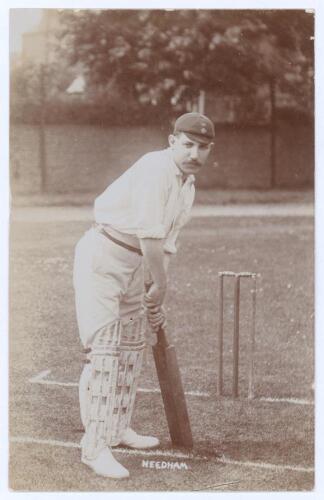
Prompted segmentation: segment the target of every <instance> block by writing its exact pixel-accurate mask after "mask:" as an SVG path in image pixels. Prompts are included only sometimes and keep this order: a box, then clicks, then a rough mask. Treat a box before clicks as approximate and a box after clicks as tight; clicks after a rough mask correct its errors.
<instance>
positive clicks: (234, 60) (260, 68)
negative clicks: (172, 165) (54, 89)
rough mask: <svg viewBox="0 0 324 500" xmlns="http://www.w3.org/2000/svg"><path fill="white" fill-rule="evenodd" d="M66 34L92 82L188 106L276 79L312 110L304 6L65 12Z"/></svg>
mask: <svg viewBox="0 0 324 500" xmlns="http://www.w3.org/2000/svg"><path fill="white" fill-rule="evenodd" d="M61 18H62V19H61V22H62V24H63V25H64V26H65V29H64V30H63V31H62V33H61V37H62V39H64V40H65V49H64V50H67V51H68V53H69V57H70V60H71V62H72V63H73V64H75V63H77V62H80V61H81V62H82V64H83V65H84V68H85V72H86V74H87V78H88V81H89V84H90V85H94V86H99V85H101V86H102V85H103V86H105V85H107V86H109V85H111V83H112V82H114V83H115V84H116V85H117V86H118V88H119V89H120V91H121V92H122V93H123V94H124V95H125V97H126V99H136V100H137V101H138V102H140V103H142V104H146V105H147V104H148V105H151V106H152V107H154V106H158V107H159V111H160V110H162V109H168V111H170V110H171V111H172V109H174V110H175V111H178V110H180V109H184V108H185V105H186V103H187V102H188V101H191V100H192V99H193V98H195V97H197V95H198V93H199V91H200V90H206V91H210V92H214V93H217V94H218V95H240V96H243V97H247V98H248V97H251V96H255V92H256V89H258V88H260V86H262V85H264V84H268V83H269V81H270V80H271V79H275V81H276V83H277V85H278V89H279V90H280V91H281V92H282V93H285V94H287V95H288V97H289V98H290V100H291V101H292V102H294V104H295V105H301V106H302V107H304V108H308V110H311V108H312V83H313V81H312V76H313V72H312V68H313V42H312V39H311V37H312V35H313V16H312V15H311V14H310V13H306V12H304V11H301V10H298V11H297V10H284V11H282V10H275V11H262V10H231V11H230V10H176V11H167V10H77V11H74V10H63V11H62V12H61Z"/></svg>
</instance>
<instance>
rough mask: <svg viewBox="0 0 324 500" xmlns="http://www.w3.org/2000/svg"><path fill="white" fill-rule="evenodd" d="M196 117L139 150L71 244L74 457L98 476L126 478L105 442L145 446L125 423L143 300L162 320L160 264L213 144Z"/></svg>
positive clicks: (153, 442)
mask: <svg viewBox="0 0 324 500" xmlns="http://www.w3.org/2000/svg"><path fill="white" fill-rule="evenodd" d="M214 135H215V132H214V126H213V124H212V122H211V121H210V120H209V119H208V118H207V117H206V116H204V115H201V114H199V113H186V114H184V115H182V116H180V117H179V118H178V119H177V121H176V123H175V127H174V131H173V134H171V135H170V136H169V138H168V140H169V148H167V149H165V150H162V151H155V152H151V153H148V154H146V155H144V156H143V157H142V158H140V159H139V160H138V161H137V162H136V163H135V164H134V165H133V166H132V167H130V168H129V169H128V170H127V171H126V172H125V173H124V174H123V175H121V176H120V177H119V178H118V179H117V180H116V181H115V182H113V183H112V184H111V185H110V186H108V188H107V189H106V190H105V191H104V192H103V193H102V194H101V195H100V196H99V197H98V198H97V199H96V200H95V206H94V215H95V224H94V226H93V227H92V228H91V229H90V230H88V231H87V232H86V233H85V235H84V236H83V237H82V238H81V240H80V241H79V242H78V244H77V246H76V252H75V262H74V276H73V280H74V288H75V299H76V312H77V320H78V327H79V333H80V338H81V341H82V343H83V346H84V347H85V350H86V352H88V359H87V364H86V365H85V368H84V370H83V372H82V374H81V378H80V384H79V397H80V411H81V419H82V422H83V425H84V427H85V434H84V436H83V438H82V441H81V447H82V462H83V463H85V464H86V465H88V466H89V467H91V468H92V470H93V471H94V472H96V473H97V474H99V475H102V476H105V477H112V478H122V477H128V476H129V473H128V470H127V469H125V467H123V466H122V465H121V464H120V463H119V462H117V460H116V459H115V458H114V456H113V454H112V452H111V448H113V447H114V446H117V445H119V444H122V445H125V446H128V447H131V448H142V449H143V448H152V447H155V446H157V445H158V444H159V441H158V439H157V438H155V437H151V436H140V435H139V434H137V433H136V432H135V431H133V430H132V429H131V428H130V420H131V416H132V411H133V407H134V401H135V396H136V390H137V384H138V379H139V374H140V371H141V365H142V357H143V350H144V347H145V317H144V315H143V297H144V264H145V269H146V270H147V272H148V275H149V278H147V277H146V281H149V282H150V284H149V289H148V291H147V293H146V295H145V297H144V301H145V305H146V307H147V317H148V321H149V323H150V325H151V327H152V329H153V330H156V329H157V328H158V327H159V326H160V325H162V324H163V323H164V322H165V313H164V310H163V308H162V305H163V302H164V298H165V294H166V291H167V268H168V261H169V258H170V256H172V255H173V254H175V253H176V251H177V249H176V240H177V236H178V234H179V230H180V229H181V228H182V227H183V225H184V224H185V223H186V222H187V221H188V219H189V215H190V210H191V207H192V204H193V200H194V191H195V190H194V184H193V182H194V175H195V174H197V173H198V172H199V170H200V169H201V167H202V166H203V165H204V164H205V162H206V160H207V157H208V155H209V152H210V150H211V148H212V145H213V142H212V141H213V139H214Z"/></svg>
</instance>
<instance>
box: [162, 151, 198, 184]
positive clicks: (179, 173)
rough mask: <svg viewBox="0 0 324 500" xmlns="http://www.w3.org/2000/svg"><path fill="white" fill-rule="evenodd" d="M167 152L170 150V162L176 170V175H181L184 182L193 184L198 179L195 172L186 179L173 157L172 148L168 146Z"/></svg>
mask: <svg viewBox="0 0 324 500" xmlns="http://www.w3.org/2000/svg"><path fill="white" fill-rule="evenodd" d="M167 152H168V156H169V160H170V164H171V166H172V168H173V170H174V173H175V175H176V176H179V177H181V180H182V182H183V183H187V184H193V183H194V182H195V180H196V178H195V176H194V175H193V174H190V175H188V177H187V178H186V179H185V177H184V175H183V172H181V170H180V168H179V167H178V165H177V164H176V163H175V161H174V159H173V158H172V154H171V148H167Z"/></svg>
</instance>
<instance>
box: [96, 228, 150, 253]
mask: <svg viewBox="0 0 324 500" xmlns="http://www.w3.org/2000/svg"><path fill="white" fill-rule="evenodd" d="M96 228H97V230H98V231H99V233H101V234H103V235H104V236H106V238H108V239H109V240H111V241H113V242H114V243H116V245H119V246H120V247H123V248H126V250H129V251H130V252H135V253H137V254H138V255H143V253H142V251H141V250H140V249H139V248H136V247H133V246H132V245H128V244H127V243H124V242H123V241H120V240H117V239H116V238H114V237H113V236H111V234H109V233H107V231H105V230H104V228H103V227H100V226H99V227H98V226H96Z"/></svg>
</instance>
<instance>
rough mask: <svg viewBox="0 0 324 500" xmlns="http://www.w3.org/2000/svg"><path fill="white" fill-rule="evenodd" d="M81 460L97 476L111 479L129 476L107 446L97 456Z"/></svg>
mask: <svg viewBox="0 0 324 500" xmlns="http://www.w3.org/2000/svg"><path fill="white" fill-rule="evenodd" d="M81 461H82V462H83V463H84V464H86V465H88V466H89V467H91V469H92V470H93V471H94V472H95V473H96V474H98V475H99V476H104V477H110V478H112V479H122V478H124V477H129V472H128V470H127V469H125V467H123V466H122V465H121V464H120V463H119V462H117V460H116V459H115V458H114V456H113V454H112V453H111V451H110V449H109V448H107V447H106V448H103V450H101V452H100V453H99V455H98V456H97V458H95V459H93V460H88V459H86V458H84V457H82V458H81Z"/></svg>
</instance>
